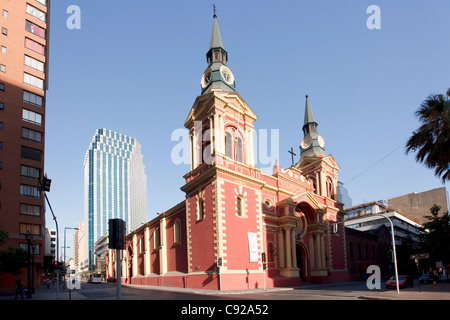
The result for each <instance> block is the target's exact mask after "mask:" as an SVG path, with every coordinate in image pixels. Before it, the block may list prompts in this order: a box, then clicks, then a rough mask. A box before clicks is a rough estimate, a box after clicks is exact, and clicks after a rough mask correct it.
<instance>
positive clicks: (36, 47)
mask: <svg viewBox="0 0 450 320" xmlns="http://www.w3.org/2000/svg"><path fill="white" fill-rule="evenodd" d="M25 48H28V49H30V50H32V51H34V52H37V53H39V54H41V55H44V54H45V46H44V45H43V44H40V43H39V42H36V41H34V40H31V39H29V38H25Z"/></svg>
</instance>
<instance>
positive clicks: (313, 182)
mask: <svg viewBox="0 0 450 320" xmlns="http://www.w3.org/2000/svg"><path fill="white" fill-rule="evenodd" d="M309 180H310V181H311V182H312V187H313V188H314V193H315V194H317V183H316V179H314V178H309Z"/></svg>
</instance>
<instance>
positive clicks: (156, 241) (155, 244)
mask: <svg viewBox="0 0 450 320" xmlns="http://www.w3.org/2000/svg"><path fill="white" fill-rule="evenodd" d="M160 243H161V242H160V239H159V228H156V229H155V231H154V232H153V250H159V247H160Z"/></svg>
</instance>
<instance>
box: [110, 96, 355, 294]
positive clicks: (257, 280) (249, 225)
mask: <svg viewBox="0 0 450 320" xmlns="http://www.w3.org/2000/svg"><path fill="white" fill-rule="evenodd" d="M255 119H256V116H255V115H254V113H253V112H252V111H251V109H250V108H249V107H248V106H247V105H246V104H245V102H244V101H243V100H242V99H241V97H240V96H239V94H238V93H235V92H232V93H230V92H210V93H207V94H206V95H202V96H200V97H198V99H197V100H196V102H195V103H194V106H193V107H192V110H191V112H190V114H189V117H188V119H187V121H186V124H185V125H186V127H187V128H188V129H189V130H190V133H191V151H192V154H191V156H192V157H191V158H192V170H191V171H190V172H189V173H188V174H186V175H185V179H186V184H185V185H184V186H182V188H181V189H182V190H183V191H184V192H185V193H186V199H185V201H183V202H181V203H179V204H178V205H176V206H175V207H173V208H171V209H170V210H168V211H166V212H164V213H162V214H160V215H159V216H158V217H157V218H155V219H153V220H152V221H150V222H148V223H147V224H145V225H143V226H142V227H140V228H139V229H137V230H135V231H134V232H132V233H131V234H129V235H128V236H127V245H126V247H127V249H126V250H125V251H123V254H122V257H121V259H122V263H121V265H122V275H123V278H122V281H124V282H126V283H133V284H145V285H160V286H176V287H192V288H208V289H219V288H221V289H222V290H227V289H243V288H257V287H262V286H263V285H266V286H267V287H272V286H290V285H299V284H301V282H302V280H304V281H315V282H320V283H325V282H330V281H343V280H347V279H348V272H347V264H346V252H345V248H346V246H345V233H344V232H343V231H342V230H343V229H342V225H339V228H338V231H337V232H336V233H334V232H332V223H334V222H339V221H342V219H343V214H344V212H343V211H342V208H341V207H340V206H339V203H338V202H337V201H336V200H335V198H337V192H336V190H337V171H338V170H339V167H338V165H337V164H336V162H335V160H334V158H333V157H332V156H331V155H329V156H324V157H304V158H302V159H301V160H300V162H299V163H298V164H297V165H295V166H293V167H291V168H288V169H287V170H283V169H282V168H280V167H279V166H278V165H276V166H275V168H274V172H273V175H268V174H265V173H264V172H262V171H261V170H260V169H258V168H256V167H254V166H253V157H252V155H253V145H252V143H251V142H252V140H251V139H252V135H253V130H254V128H253V121H254V120H255ZM199 123H201V126H199V125H198V124H199ZM196 124H197V126H196ZM200 127H201V128H202V131H201V133H202V135H200V132H199V131H198V130H196V129H198V128H200ZM227 132H232V133H233V134H235V137H233V139H232V140H231V142H232V143H236V141H237V140H238V139H242V144H241V143H239V145H240V146H241V148H242V149H241V150H240V151H239V152H242V155H243V159H241V160H242V162H240V161H237V160H235V159H233V158H234V156H233V155H234V154H237V153H239V152H236V151H235V150H236V146H232V150H233V155H232V157H229V156H226V155H225V154H226V148H227V139H226V133H227ZM214 133H216V134H214ZM205 134H206V135H209V137H210V139H204V138H200V137H201V136H203V135H205ZM236 136H237V137H238V139H236ZM216 137H217V138H216ZM205 140H207V142H208V144H205V143H204V141H205ZM201 141H203V143H200V142H201ZM228 142H230V140H228ZM201 155H202V157H201ZM205 155H206V157H205ZM204 158H208V161H207V162H209V164H208V163H207V162H205V161H201V160H202V159H204ZM205 160H206V159H205ZM262 253H265V255H266V259H267V260H266V266H267V268H266V269H264V268H263V261H262ZM218 257H221V258H222V262H223V265H222V267H220V270H219V268H218V267H217V263H216V262H217V258H218ZM255 258H256V260H255ZM107 263H108V277H109V278H114V275H115V270H114V267H115V252H113V251H111V252H110V254H109V257H108V262H107ZM219 271H220V274H219Z"/></svg>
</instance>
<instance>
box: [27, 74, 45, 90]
mask: <svg viewBox="0 0 450 320" xmlns="http://www.w3.org/2000/svg"><path fill="white" fill-rule="evenodd" d="M23 82H24V83H26V84H28V85H30V86H33V87H36V88H38V89H41V90H44V80H42V79H41V78H38V77H35V76H33V75H31V74H29V73H26V72H24V73H23Z"/></svg>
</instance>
